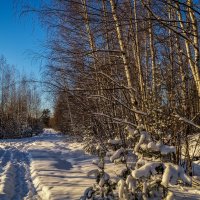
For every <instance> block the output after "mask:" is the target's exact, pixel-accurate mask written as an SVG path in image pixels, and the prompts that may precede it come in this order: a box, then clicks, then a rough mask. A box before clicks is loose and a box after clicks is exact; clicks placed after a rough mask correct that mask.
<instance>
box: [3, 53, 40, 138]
mask: <svg viewBox="0 0 200 200" xmlns="http://www.w3.org/2000/svg"><path fill="white" fill-rule="evenodd" d="M32 78H33V76H32ZM40 117H41V98H40V94H39V90H38V88H37V85H36V84H34V83H32V82H30V77H28V76H27V75H21V74H20V73H19V72H18V71H17V70H16V69H15V67H14V66H11V65H9V64H8V63H7V61H6V59H5V57H4V56H1V57H0V138H13V137H23V136H28V135H29V136H31V134H32V133H33V132H34V131H35V132H36V131H37V130H38V131H39V130H41V128H42V123H41V119H40Z"/></svg>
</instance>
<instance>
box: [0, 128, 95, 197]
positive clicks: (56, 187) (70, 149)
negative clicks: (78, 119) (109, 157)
mask: <svg viewBox="0 0 200 200" xmlns="http://www.w3.org/2000/svg"><path fill="white" fill-rule="evenodd" d="M81 149H82V148H81V147H80V145H79V144H78V143H73V142H70V139H69V138H68V137H67V136H62V135H60V134H58V133H56V132H55V131H54V130H51V129H46V130H45V131H44V133H42V134H41V135H40V136H35V137H32V138H23V139H8V140H0V200H28V199H30V200H62V199H63V200H64V199H65V200H66V199H73V200H75V199H79V198H80V196H81V195H82V193H83V192H84V190H85V187H88V186H90V184H92V182H91V181H93V180H91V181H90V180H89V181H88V178H87V176H86V172H84V170H82V166H83V165H84V169H86V171H87V169H89V168H90V163H91V159H92V157H91V156H89V155H86V154H85V153H84V151H83V150H81Z"/></svg>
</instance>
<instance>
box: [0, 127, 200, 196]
mask: <svg viewBox="0 0 200 200" xmlns="http://www.w3.org/2000/svg"><path fill="white" fill-rule="evenodd" d="M93 158H94V157H92V156H90V155H87V154H85V152H84V151H83V150H82V145H81V144H79V143H77V142H73V141H72V139H71V138H70V137H67V136H63V135H60V134H59V133H56V132H55V131H54V130H51V129H46V130H45V131H44V133H42V134H41V135H39V136H35V137H32V138H23V139H13V140H12V139H8V140H0V200H79V199H80V197H81V196H82V195H83V193H84V190H85V189H86V188H87V187H90V186H91V185H92V184H93V183H95V180H94V179H92V178H88V177H87V172H88V171H90V170H91V169H93V168H95V166H94V165H92V164H91V163H92V160H93ZM199 166H200V165H199V163H197V162H196V164H195V167H196V170H197V169H200V168H199ZM117 170H118V169H117V167H116V166H113V164H112V163H109V164H107V165H106V171H107V172H108V173H109V174H115V175H116V174H117V173H118V172H117ZM120 171H121V170H120ZM171 190H174V192H175V195H176V198H175V199H177V200H179V199H182V198H183V197H184V199H185V200H186V199H191V200H192V199H193V200H197V199H200V192H199V191H200V190H199V188H196V189H194V188H193V190H192V189H191V190H189V189H188V190H187V189H184V190H183V189H181V188H176V187H173V188H171Z"/></svg>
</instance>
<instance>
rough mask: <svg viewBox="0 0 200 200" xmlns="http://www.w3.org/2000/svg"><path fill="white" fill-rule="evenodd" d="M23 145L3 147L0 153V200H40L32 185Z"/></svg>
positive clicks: (28, 162)
mask: <svg viewBox="0 0 200 200" xmlns="http://www.w3.org/2000/svg"><path fill="white" fill-rule="evenodd" d="M23 146H24V145H23V144H19V145H17V146H16V147H13V146H12V147H10V146H4V149H3V148H2V149H1V152H0V177H1V178H0V188H1V189H0V199H2V200H40V198H39V197H38V195H37V192H36V189H35V187H34V185H33V183H32V179H31V175H30V161H29V157H28V153H27V152H24V151H23V148H22V147H23Z"/></svg>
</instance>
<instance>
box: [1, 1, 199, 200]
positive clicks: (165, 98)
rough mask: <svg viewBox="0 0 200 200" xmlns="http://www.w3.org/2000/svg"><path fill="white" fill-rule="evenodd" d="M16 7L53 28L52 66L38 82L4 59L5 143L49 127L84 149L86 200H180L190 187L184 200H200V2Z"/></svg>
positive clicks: (47, 53) (50, 41) (49, 41)
mask: <svg viewBox="0 0 200 200" xmlns="http://www.w3.org/2000/svg"><path fill="white" fill-rule="evenodd" d="M16 2H19V1H16ZM20 2H21V3H20V6H17V7H20V8H19V9H20V13H21V15H22V16H24V15H25V16H26V15H29V16H32V17H33V18H34V20H39V21H40V23H41V24H42V26H43V27H45V28H46V29H47V30H48V33H49V34H48V38H47V41H46V43H45V44H44V46H45V49H46V51H45V52H43V53H42V55H41V58H42V59H45V60H46V63H45V65H44V66H43V67H42V74H41V80H36V79H34V77H31V78H30V77H26V76H23V75H17V74H18V73H17V71H16V70H15V69H14V68H13V67H12V66H10V65H8V64H7V62H6V60H5V58H4V57H1V59H0V66H1V67H0V70H1V72H0V74H1V77H0V81H1V88H0V94H1V97H0V100H1V104H0V109H1V110H0V123H1V125H0V134H1V137H3V138H4V137H5V136H4V135H5V134H8V133H9V134H11V137H13V136H12V134H14V135H15V134H22V132H23V131H25V132H30V130H29V127H31V128H32V129H34V130H39V129H40V130H41V129H42V128H43V127H45V126H46V128H52V129H54V130H56V131H57V132H56V133H63V134H64V135H65V136H67V137H70V138H72V139H71V140H72V141H74V140H75V141H76V142H77V143H78V144H79V143H81V144H83V149H84V151H86V152H87V153H90V154H92V155H93V156H96V157H97V159H96V160H93V161H92V163H93V164H94V166H96V167H97V169H93V168H92V170H91V171H89V172H88V174H87V175H88V176H89V177H90V176H93V177H94V178H95V180H96V184H94V185H93V186H92V184H91V186H90V187H88V188H87V189H86V190H85V192H84V193H83V194H82V195H83V196H82V197H81V200H87V199H94V200H114V199H116V200H117V199H121V200H134V199H135V200H136V199H141V200H142V199H143V200H151V199H152V200H153V199H157V200H159V199H165V200H172V199H181V198H183V197H184V196H180V194H179V192H177V191H179V189H180V188H181V189H182V188H185V187H186V188H187V189H186V190H187V191H188V194H190V193H191V191H190V190H189V189H188V188H189V187H191V186H192V188H193V189H194V188H195V192H194V194H195V195H196V196H195V198H192V197H191V198H189V197H188V199H199V197H200V193H198V190H199V189H200V163H199V159H200V135H199V131H200V130H199V129H200V43H199V40H200V28H199V26H200V3H199V1H197V0H40V1H39V5H40V6H39V7H38V6H37V5H35V6H34V4H31V3H30V2H27V1H25V0H20ZM38 83H40V87H41V88H42V90H43V92H45V93H46V94H47V96H48V98H49V99H51V102H52V105H53V106H52V113H51V115H50V111H49V110H48V109H45V110H42V109H41V108H42V107H41V98H40V92H41V91H39V90H38ZM45 117H46V118H45ZM44 118H45V119H44ZM13 130H15V131H13ZM36 132H37V131H36ZM46 132H48V130H47V131H46ZM50 133H51V131H50ZM48 134H49V133H48ZM47 136H48V137H50V136H51V134H49V135H47ZM6 137H9V136H6ZM71 140H70V141H71ZM56 141H57V140H56ZM42 144H43V143H42ZM56 144H57V143H55V144H54V145H56ZM67 144H68V143H67ZM68 145H70V144H68ZM55 148H56V146H55ZM63 148H64V147H63ZM73 148H74V147H73ZM65 153H66V152H65ZM63 154H64V153H63ZM34 155H35V154H33V159H34ZM45 155H46V154H45ZM64 155H65V154H64ZM72 156H75V157H76V154H75V155H72ZM70 159H71V158H70ZM74 159H75V160H76V158H74ZM76 162H78V161H77V160H76ZM110 163H112V164H113V165H114V167H113V168H115V169H120V170H121V171H120V173H119V175H118V176H117V178H116V180H117V181H113V180H112V179H111V177H113V175H112V173H111V174H109V172H108V171H110V169H111V168H112V166H113V165H111V164H110ZM34 166H36V167H38V166H39V167H41V165H39V164H37V163H36V164H35V165H34ZM107 166H108V167H107ZM122 166H123V167H122ZM84 167H85V168H84ZM87 167H88V165H87V164H83V169H84V170H86V171H88V169H89V168H91V167H88V168H87ZM80 168H81V167H80ZM197 168H198V169H197ZM106 170H107V171H106ZM80 173H82V172H80ZM93 182H95V181H94V180H93ZM88 183H89V182H88ZM174 183H176V185H180V188H179V189H177V188H176V189H174V188H173V187H172V186H171V185H170V184H174ZM116 188H117V192H116ZM81 190H82V189H81ZM186 190H184V189H183V191H186ZM49 191H50V190H49ZM77 194H78V193H77ZM44 199H50V197H47V198H44ZM61 199H62V198H61ZM63 199H64V198H63ZM69 199H76V198H72V197H71V198H69Z"/></svg>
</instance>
